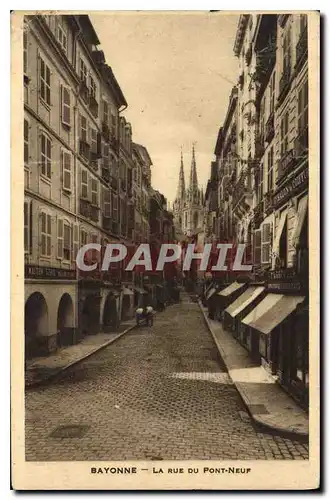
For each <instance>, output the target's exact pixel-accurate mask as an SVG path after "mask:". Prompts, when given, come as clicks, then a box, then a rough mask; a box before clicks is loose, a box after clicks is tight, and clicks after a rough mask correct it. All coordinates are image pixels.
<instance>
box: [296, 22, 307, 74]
mask: <svg viewBox="0 0 330 500" xmlns="http://www.w3.org/2000/svg"><path fill="white" fill-rule="evenodd" d="M307 58H308V43H307V26H306V28H305V29H304V31H303V32H302V33H301V34H300V37H299V40H298V43H297V46H296V70H297V71H299V70H300V69H301V67H302V65H303V64H304V62H305V61H307Z"/></svg>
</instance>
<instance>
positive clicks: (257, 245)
mask: <svg viewBox="0 0 330 500" xmlns="http://www.w3.org/2000/svg"><path fill="white" fill-rule="evenodd" d="M253 247H254V263H255V264H260V263H261V231H260V229H257V230H256V231H255V232H254V244H253Z"/></svg>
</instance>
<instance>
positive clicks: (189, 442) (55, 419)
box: [26, 296, 308, 461]
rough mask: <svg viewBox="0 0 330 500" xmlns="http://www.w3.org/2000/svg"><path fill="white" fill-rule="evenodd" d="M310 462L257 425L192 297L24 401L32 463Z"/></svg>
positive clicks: (295, 446) (299, 446)
mask: <svg viewBox="0 0 330 500" xmlns="http://www.w3.org/2000/svg"><path fill="white" fill-rule="evenodd" d="M61 426H64V427H63V428H61ZM307 458H308V447H307V445H306V444H303V443H300V442H298V441H292V440H290V439H288V438H283V437H279V436H274V435H270V434H267V433H264V432H260V430H257V429H256V428H255V427H254V426H253V424H252V422H251V420H250V418H249V416H248V414H247V412H246V409H245V407H244V405H243V403H242V401H241V399H240V396H239V395H238V393H237V391H236V389H235V388H234V386H233V385H232V384H231V382H230V379H229V377H228V375H227V373H226V370H225V367H224V365H223V363H222V361H221V360H220V358H219V356H218V351H217V349H216V346H215V345H214V343H213V340H212V338H211V335H210V333H209V331H208V329H207V328H206V326H205V324H204V320H203V317H202V314H201V312H200V310H199V307H198V304H196V303H193V302H191V301H190V300H189V299H188V297H187V296H184V297H183V301H182V303H181V304H177V305H173V306H170V307H168V308H167V309H166V310H165V311H164V312H163V313H160V314H158V315H157V316H156V317H155V322H154V326H153V327H152V328H146V327H141V328H139V329H135V330H132V331H131V332H129V333H127V334H126V335H125V336H124V337H122V338H121V339H119V340H118V341H116V342H115V343H114V344H112V345H110V346H109V347H108V348H106V349H104V350H102V351H100V352H98V353H96V354H94V355H93V356H91V357H90V358H88V359H86V360H85V361H83V362H81V363H79V364H78V365H75V366H74V367H72V368H70V369H69V370H68V371H67V372H65V374H63V375H62V376H61V378H60V379H59V380H57V381H55V382H53V383H52V384H51V385H49V386H46V387H40V388H36V389H32V390H30V391H28V392H27V393H26V459H27V460H39V461H44V460H47V461H56V460H66V461H67V460H173V459H179V460H192V459H195V460H198V459H219V460H225V459H229V460H230V459H233V460H235V459H260V460H264V459H270V460H274V459H289V460H290V459H307Z"/></svg>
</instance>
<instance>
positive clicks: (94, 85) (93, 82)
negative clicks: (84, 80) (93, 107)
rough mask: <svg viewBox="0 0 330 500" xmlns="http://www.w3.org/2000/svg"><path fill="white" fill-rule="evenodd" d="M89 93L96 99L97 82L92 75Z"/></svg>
mask: <svg viewBox="0 0 330 500" xmlns="http://www.w3.org/2000/svg"><path fill="white" fill-rule="evenodd" d="M89 93H90V96H91V97H93V98H94V99H95V100H96V83H95V81H94V79H93V78H92V77H90V78H89Z"/></svg>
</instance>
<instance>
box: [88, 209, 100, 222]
mask: <svg viewBox="0 0 330 500" xmlns="http://www.w3.org/2000/svg"><path fill="white" fill-rule="evenodd" d="M99 212H100V207H97V206H96V205H91V207H90V218H91V220H92V221H93V222H98V221H99Z"/></svg>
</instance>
